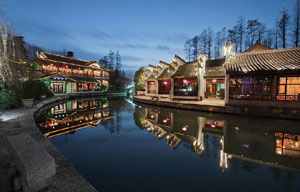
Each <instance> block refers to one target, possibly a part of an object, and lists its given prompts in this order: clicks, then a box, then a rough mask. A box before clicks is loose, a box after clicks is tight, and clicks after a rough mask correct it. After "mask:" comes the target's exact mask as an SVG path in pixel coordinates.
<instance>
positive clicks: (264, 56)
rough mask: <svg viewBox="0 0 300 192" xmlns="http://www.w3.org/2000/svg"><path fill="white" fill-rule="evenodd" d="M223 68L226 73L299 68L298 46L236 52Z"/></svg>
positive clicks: (299, 55) (299, 53)
mask: <svg viewBox="0 0 300 192" xmlns="http://www.w3.org/2000/svg"><path fill="white" fill-rule="evenodd" d="M225 68H226V72H227V73H250V72H279V71H291V70H292V71H294V70H300V47H295V48H287V49H276V50H267V51H260V52H250V53H241V54H237V55H236V56H234V57H233V58H232V59H231V60H230V61H229V62H228V63H226V64H225Z"/></svg>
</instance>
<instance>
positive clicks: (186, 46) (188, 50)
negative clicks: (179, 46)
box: [184, 39, 192, 62]
mask: <svg viewBox="0 0 300 192" xmlns="http://www.w3.org/2000/svg"><path fill="white" fill-rule="evenodd" d="M184 52H185V56H186V59H187V60H188V61H189V62H190V61H191V57H192V40H191V39H189V40H187V41H186V42H185V43H184Z"/></svg>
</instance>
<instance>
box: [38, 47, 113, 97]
mask: <svg viewBox="0 0 300 192" xmlns="http://www.w3.org/2000/svg"><path fill="white" fill-rule="evenodd" d="M35 65H36V73H35V78H36V79H40V80H41V81H43V82H44V83H45V84H46V85H47V86H48V87H49V89H50V90H51V91H52V92H53V93H54V94H76V93H84V92H103V90H104V89H105V88H106V87H108V86H109V72H112V71H114V69H107V68H104V67H103V66H101V64H99V63H98V62H96V61H84V60H79V59H75V58H72V57H67V56H61V55H56V54H52V53H47V52H41V53H40V54H38V53H37V60H36V62H35Z"/></svg>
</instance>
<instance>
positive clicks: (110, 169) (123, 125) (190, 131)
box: [36, 98, 300, 192]
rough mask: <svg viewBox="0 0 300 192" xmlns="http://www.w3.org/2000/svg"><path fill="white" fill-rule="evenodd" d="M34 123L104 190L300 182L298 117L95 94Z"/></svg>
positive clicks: (281, 187)
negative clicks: (142, 102) (238, 112)
mask: <svg viewBox="0 0 300 192" xmlns="http://www.w3.org/2000/svg"><path fill="white" fill-rule="evenodd" d="M36 124H37V125H38V127H39V128H40V131H41V132H42V133H43V134H44V135H45V136H46V137H48V138H49V139H50V141H51V143H52V144H53V145H55V146H56V147H57V149H58V150H59V151H60V152H61V153H62V154H63V155H64V156H65V157H66V158H67V159H68V160H69V161H70V162H71V163H72V165H73V166H74V167H75V168H76V169H77V170H78V171H79V172H80V173H81V174H82V175H83V176H84V178H86V180H88V181H89V182H90V183H91V184H92V185H93V186H94V187H95V188H96V189H98V190H99V191H104V192H107V191H118V192H119V191H122V192H123V191H129V192H134V191H139V192H140V191H143V192H146V191H149V192H153V191H172V192H175V191H229V190H230V191H299V190H300V182H299V181H300V140H299V139H300V126H299V121H291V120H279V119H271V118H270V119H268V118H257V117H242V116H233V115H225V114H218V113H206V112H197V111H189V110H179V109H173V108H162V107H153V106H147V105H139V104H134V103H132V101H131V100H130V99H126V98H97V99H91V98H90V99H81V100H71V101H68V102H62V103H57V105H56V106H52V107H48V108H46V107H45V108H44V109H43V113H41V115H40V116H39V117H38V118H37V119H36ZM75 182H76V181H75Z"/></svg>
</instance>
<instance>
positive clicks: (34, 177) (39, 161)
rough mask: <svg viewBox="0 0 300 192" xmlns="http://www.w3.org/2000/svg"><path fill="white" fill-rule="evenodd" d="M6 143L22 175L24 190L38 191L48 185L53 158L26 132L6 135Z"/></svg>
mask: <svg viewBox="0 0 300 192" xmlns="http://www.w3.org/2000/svg"><path fill="white" fill-rule="evenodd" d="M6 138H7V141H6V145H7V148H8V150H9V152H10V155H11V157H12V159H13V161H14V163H15V165H16V167H17V168H18V170H19V171H20V173H21V175H22V185H23V190H24V191H38V190H41V189H43V188H46V187H48V186H49V185H50V183H51V181H52V177H53V176H54V175H55V160H54V158H53V157H52V156H50V155H49V153H48V152H46V151H45V150H44V149H43V148H41V147H40V146H39V145H38V143H37V142H36V141H35V140H34V139H32V137H30V135H29V134H28V133H22V134H18V135H14V136H7V137H6Z"/></svg>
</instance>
